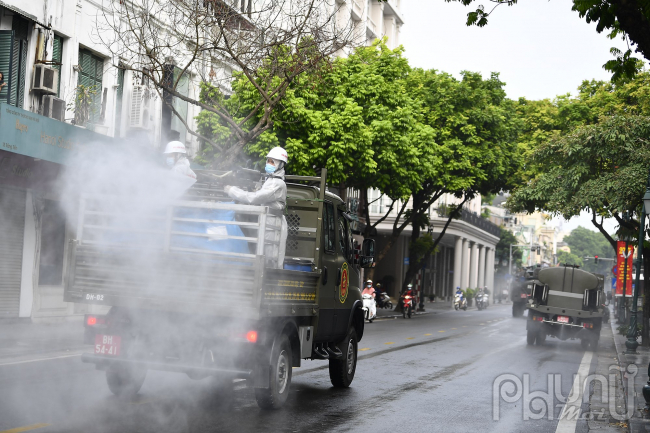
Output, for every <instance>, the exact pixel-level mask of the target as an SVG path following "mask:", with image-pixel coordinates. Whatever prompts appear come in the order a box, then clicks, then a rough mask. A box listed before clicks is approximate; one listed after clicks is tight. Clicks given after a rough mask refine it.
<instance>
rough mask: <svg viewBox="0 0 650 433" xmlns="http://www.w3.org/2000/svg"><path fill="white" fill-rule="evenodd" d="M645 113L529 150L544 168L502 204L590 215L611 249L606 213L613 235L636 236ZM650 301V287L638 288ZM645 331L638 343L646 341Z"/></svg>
mask: <svg viewBox="0 0 650 433" xmlns="http://www.w3.org/2000/svg"><path fill="white" fill-rule="evenodd" d="M648 134H650V117H646V116H622V115H616V116H612V117H608V118H603V119H602V120H601V121H600V122H598V123H596V124H593V125H587V126H583V127H579V128H577V129H575V130H573V131H571V132H569V133H567V134H566V135H564V136H562V137H560V138H557V139H552V140H550V141H549V142H547V143H544V144H542V145H541V146H539V147H538V148H537V149H536V150H535V152H534V158H535V160H536V161H537V163H538V164H540V165H541V166H544V167H545V171H542V172H540V174H539V175H537V176H536V177H535V178H534V179H532V180H530V182H528V183H527V184H525V185H522V186H520V187H518V188H517V189H516V190H515V191H514V192H513V194H512V195H511V196H510V198H509V200H508V203H507V206H508V207H509V209H510V210H511V211H513V212H520V211H526V212H533V211H535V210H543V211H546V212H549V213H552V214H555V215H562V216H563V217H564V218H566V219H569V218H571V217H572V216H576V215H579V214H580V212H581V211H582V210H587V211H589V212H591V214H592V224H593V225H594V226H595V227H596V228H597V229H598V230H599V231H600V232H601V233H602V235H603V236H604V237H605V238H606V239H607V241H608V242H609V244H610V245H611V247H612V249H616V241H615V240H614V238H613V237H612V236H611V235H610V233H608V232H607V231H606V230H605V229H604V227H603V224H602V221H603V218H605V217H608V218H609V217H612V218H615V219H616V220H617V222H618V223H619V233H621V232H622V233H623V234H629V235H631V236H633V237H636V236H637V234H638V233H639V220H638V218H636V219H635V218H629V219H628V218H625V215H639V214H640V211H641V206H642V197H643V193H644V191H645V186H646V179H647V176H648V169H649V167H648V162H647V161H648V158H650V141H649V140H648V138H647V137H648V136H649V135H648ZM649 256H650V255H644V274H645V276H644V279H648V278H650V259H649V258H648V257H649ZM644 293H645V294H644V299H646V300H648V299H650V287H649V288H644ZM643 311H644V320H646V322H644V323H647V320H648V319H650V302H648V301H645V303H644V309H643ZM648 337H649V335H648V333H647V332H644V333H643V343H644V344H645V345H647V344H649V342H650V339H649V338H648Z"/></svg>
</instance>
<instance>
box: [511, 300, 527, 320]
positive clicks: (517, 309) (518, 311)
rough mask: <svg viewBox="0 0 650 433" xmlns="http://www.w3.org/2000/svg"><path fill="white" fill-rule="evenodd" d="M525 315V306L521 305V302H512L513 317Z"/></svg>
mask: <svg viewBox="0 0 650 433" xmlns="http://www.w3.org/2000/svg"><path fill="white" fill-rule="evenodd" d="M523 315H524V307H523V305H519V303H518V302H517V303H513V304H512V317H521V316H523Z"/></svg>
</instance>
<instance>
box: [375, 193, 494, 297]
mask: <svg viewBox="0 0 650 433" xmlns="http://www.w3.org/2000/svg"><path fill="white" fill-rule="evenodd" d="M368 200H369V201H370V202H373V200H375V201H374V203H372V204H371V206H370V218H371V222H372V221H376V220H377V219H379V218H381V217H382V216H383V215H385V214H386V212H388V209H389V206H390V201H389V200H388V199H386V198H384V197H382V198H380V194H379V193H378V191H374V190H373V191H370V193H369V198H368ZM457 202H458V199H456V198H455V197H453V196H451V195H444V196H443V197H441V198H440V199H439V200H438V201H437V202H436V203H434V204H433V205H432V206H431V208H430V209H429V226H428V228H427V230H425V231H424V233H427V232H428V233H430V234H431V235H432V236H433V237H434V238H437V237H438V236H439V235H440V234H441V233H442V230H443V228H444V226H445V224H446V222H447V220H448V206H450V205H453V204H457ZM396 208H399V206H395V207H394V209H393V210H392V211H390V212H389V214H388V217H387V218H386V219H385V220H384V221H383V222H382V223H380V224H378V225H377V235H378V236H377V239H378V247H377V249H378V250H380V249H381V247H382V246H383V245H384V244H385V242H387V240H388V238H389V237H390V235H391V232H392V230H393V223H394V222H395V218H396V217H397V213H398V211H397V209H396ZM407 208H408V205H407ZM480 210H481V199H480V197H477V198H475V199H473V200H471V201H469V202H468V203H466V204H465V205H464V207H463V211H462V213H461V217H460V219H453V220H451V222H450V224H449V226H448V227H447V229H446V230H445V233H444V235H443V236H442V239H441V241H440V244H439V245H438V248H437V251H436V253H435V254H433V255H431V257H430V258H429V261H428V263H426V264H425V267H424V269H423V270H421V271H420V272H419V274H418V275H417V276H416V287H418V288H420V289H421V292H422V294H423V295H431V294H435V296H436V298H437V299H438V300H442V301H449V300H451V299H452V297H453V293H454V291H455V288H456V287H461V288H462V289H466V288H472V289H475V288H477V287H484V286H488V288H489V289H490V290H492V289H493V288H494V282H495V280H494V269H495V247H496V244H497V243H498V242H499V235H500V229H499V227H498V226H497V225H495V224H493V223H491V222H490V221H488V220H486V219H485V218H482V217H481V216H480ZM424 233H423V234H424ZM410 240H411V227H410V226H408V227H407V228H405V229H404V231H403V232H402V233H401V235H400V237H399V238H398V240H397V241H396V242H395V243H394V245H393V247H392V249H391V251H390V252H389V253H388V255H387V256H386V257H385V258H384V259H383V260H382V262H381V265H380V266H378V267H377V269H376V270H375V273H374V278H375V281H378V282H382V283H383V284H384V286H385V287H386V288H387V289H388V290H389V294H390V295H393V296H396V295H397V294H398V293H399V291H400V290H401V286H402V281H403V279H404V277H405V275H406V272H407V270H408V267H409V266H410V263H409V244H410Z"/></svg>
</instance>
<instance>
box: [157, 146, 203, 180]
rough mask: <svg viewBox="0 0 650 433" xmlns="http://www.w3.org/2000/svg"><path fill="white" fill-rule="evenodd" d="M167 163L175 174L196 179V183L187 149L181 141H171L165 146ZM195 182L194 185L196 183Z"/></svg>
mask: <svg viewBox="0 0 650 433" xmlns="http://www.w3.org/2000/svg"><path fill="white" fill-rule="evenodd" d="M163 154H164V155H165V162H166V163H167V165H168V166H169V167H170V168H171V169H172V172H173V173H176V174H179V175H181V176H186V177H189V178H190V179H194V182H196V173H194V171H193V170H192V169H191V168H190V161H189V160H188V159H187V149H186V148H185V145H184V144H183V143H181V142H180V141H170V142H169V143H167V146H165V151H164V152H163ZM194 182H193V183H194Z"/></svg>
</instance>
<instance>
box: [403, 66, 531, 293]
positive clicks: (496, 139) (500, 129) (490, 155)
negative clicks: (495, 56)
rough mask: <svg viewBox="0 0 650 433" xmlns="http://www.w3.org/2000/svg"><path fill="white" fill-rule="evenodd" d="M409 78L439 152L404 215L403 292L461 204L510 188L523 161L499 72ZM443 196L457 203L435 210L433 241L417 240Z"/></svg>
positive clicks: (514, 118) (517, 126) (431, 73)
mask: <svg viewBox="0 0 650 433" xmlns="http://www.w3.org/2000/svg"><path fill="white" fill-rule="evenodd" d="M411 80H412V82H413V84H412V85H411V86H409V88H410V89H412V91H413V92H414V93H415V94H416V95H417V96H416V97H417V99H419V100H422V101H424V110H425V111H424V116H425V122H426V123H427V124H429V125H430V126H431V127H432V128H433V130H434V131H435V139H436V142H437V143H438V144H439V145H440V149H441V151H442V152H441V153H440V154H439V157H440V158H441V161H440V162H441V163H440V164H437V165H436V166H435V172H434V173H433V176H431V177H428V178H425V180H424V182H423V185H422V186H423V187H422V188H421V189H419V190H417V191H415V192H414V193H413V194H412V195H411V202H410V203H411V208H410V209H409V210H408V212H409V213H408V214H406V216H407V217H408V218H410V224H411V226H412V230H411V239H410V249H409V255H410V257H409V268H408V270H407V272H406V274H405V277H404V281H403V285H402V286H403V288H404V287H405V286H406V285H407V284H409V283H411V282H412V281H413V278H414V277H415V275H416V274H417V273H418V272H419V271H420V270H421V269H422V268H423V266H424V265H425V263H426V261H427V260H428V257H429V256H430V255H431V254H433V253H434V252H435V250H436V248H437V246H438V245H439V243H440V241H441V240H442V238H443V237H444V234H445V232H446V230H447V228H448V227H449V225H450V223H451V222H452V220H453V219H456V218H459V217H460V215H461V212H462V208H463V206H464V205H465V203H467V202H468V201H469V200H471V199H473V198H475V197H477V196H478V195H480V194H491V193H492V194H493V193H498V192H499V191H501V190H507V189H509V188H510V187H511V186H513V184H512V183H511V182H512V180H513V179H514V174H515V173H516V172H517V171H518V170H519V164H520V162H521V158H520V154H519V148H518V144H517V136H518V133H519V130H520V123H519V121H518V118H517V116H516V110H515V104H514V102H513V101H511V100H508V99H506V97H505V91H504V90H503V85H504V83H503V82H502V81H501V80H500V79H499V75H498V74H496V73H493V74H492V75H491V76H490V78H489V79H483V78H482V77H481V75H480V74H478V73H473V72H467V71H464V72H462V79H461V80H456V79H454V78H453V77H451V76H450V75H449V74H446V73H441V72H438V71H435V70H430V71H423V70H415V71H414V73H413V74H412V78H411ZM445 194H448V195H451V196H455V197H456V201H457V202H456V204H455V205H453V206H451V207H449V208H448V209H447V210H446V211H445V212H438V214H439V216H442V217H443V218H444V224H443V227H442V228H441V230H440V232H437V233H436V236H435V237H434V238H432V239H431V240H430V239H429V237H427V236H425V237H421V236H420V235H421V230H422V229H424V228H425V227H426V226H427V225H430V221H429V212H430V208H431V205H432V204H433V203H435V202H437V201H438V200H440V199H441V198H442V197H443V196H444V195H445ZM405 220H406V218H405ZM402 224H403V223H402ZM395 227H396V226H395V225H394V229H393V232H394V233H393V236H394V234H395Z"/></svg>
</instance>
